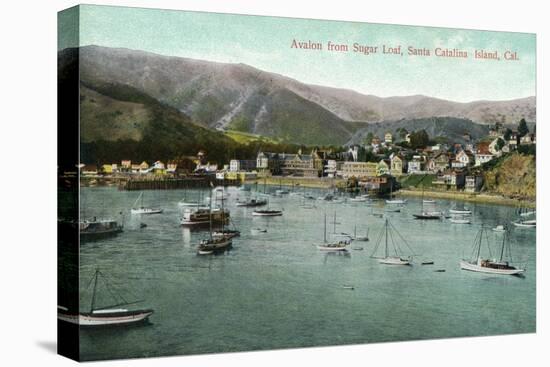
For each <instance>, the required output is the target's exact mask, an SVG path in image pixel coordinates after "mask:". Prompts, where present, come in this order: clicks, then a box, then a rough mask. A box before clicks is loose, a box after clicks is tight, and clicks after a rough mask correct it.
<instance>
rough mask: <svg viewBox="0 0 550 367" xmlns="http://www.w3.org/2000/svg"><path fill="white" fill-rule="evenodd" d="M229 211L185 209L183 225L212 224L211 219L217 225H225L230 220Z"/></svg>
mask: <svg viewBox="0 0 550 367" xmlns="http://www.w3.org/2000/svg"><path fill="white" fill-rule="evenodd" d="M229 216H230V213H229V210H227V209H223V210H222V209H220V208H213V209H211V208H199V209H196V210H193V209H185V211H184V212H183V217H182V219H181V224H182V225H183V226H201V225H207V224H208V223H210V219H212V222H213V223H215V224H220V223H225V222H227V221H228V220H229Z"/></svg>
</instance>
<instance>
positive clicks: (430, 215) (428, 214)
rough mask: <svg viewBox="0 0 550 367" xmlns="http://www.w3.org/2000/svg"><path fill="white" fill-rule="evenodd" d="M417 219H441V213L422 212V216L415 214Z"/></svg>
mask: <svg viewBox="0 0 550 367" xmlns="http://www.w3.org/2000/svg"><path fill="white" fill-rule="evenodd" d="M413 217H414V218H415V219H441V218H442V215H441V213H440V212H422V213H420V214H413Z"/></svg>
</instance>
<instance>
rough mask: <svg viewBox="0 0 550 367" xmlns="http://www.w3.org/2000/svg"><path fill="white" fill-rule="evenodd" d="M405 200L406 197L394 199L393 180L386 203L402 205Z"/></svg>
mask: <svg viewBox="0 0 550 367" xmlns="http://www.w3.org/2000/svg"><path fill="white" fill-rule="evenodd" d="M406 202H407V200H406V199H394V198H393V182H392V183H391V184H390V198H389V199H388V200H386V204H399V205H403V204H405V203H406Z"/></svg>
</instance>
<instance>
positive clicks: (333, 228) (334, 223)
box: [332, 210, 336, 233]
mask: <svg viewBox="0 0 550 367" xmlns="http://www.w3.org/2000/svg"><path fill="white" fill-rule="evenodd" d="M332 233H336V210H335V211H334V222H333V223H332Z"/></svg>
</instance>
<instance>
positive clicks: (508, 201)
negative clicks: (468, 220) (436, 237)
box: [394, 189, 536, 208]
mask: <svg viewBox="0 0 550 367" xmlns="http://www.w3.org/2000/svg"><path fill="white" fill-rule="evenodd" d="M394 194H395V195H398V196H411V197H421V196H422V191H420V190H419V191H417V190H407V189H401V190H399V191H397V192H395V193H394ZM424 196H427V197H430V198H439V199H451V200H460V201H466V202H470V203H483V204H496V205H506V206H518V204H520V203H521V204H522V206H524V207H527V208H536V201H535V200H528V201H523V200H520V199H513V198H507V197H504V196H501V195H496V194H484V193H465V192H445V191H424Z"/></svg>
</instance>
